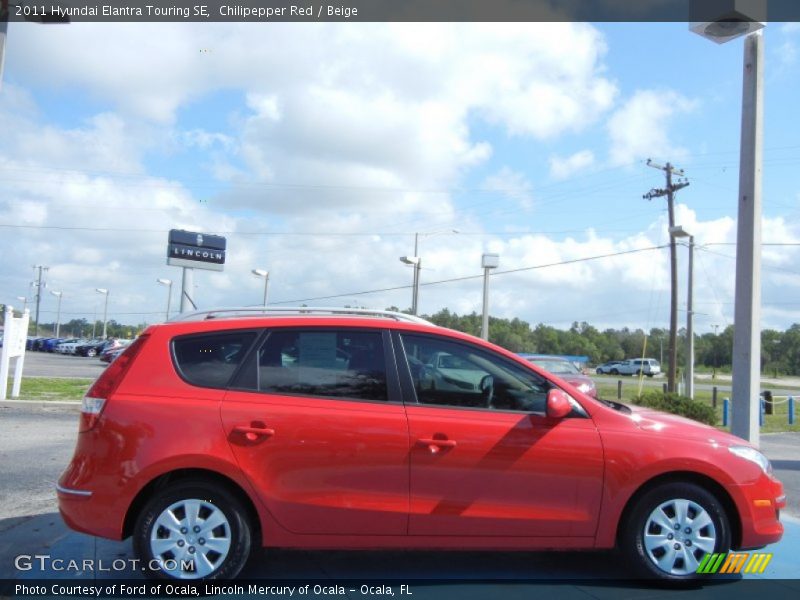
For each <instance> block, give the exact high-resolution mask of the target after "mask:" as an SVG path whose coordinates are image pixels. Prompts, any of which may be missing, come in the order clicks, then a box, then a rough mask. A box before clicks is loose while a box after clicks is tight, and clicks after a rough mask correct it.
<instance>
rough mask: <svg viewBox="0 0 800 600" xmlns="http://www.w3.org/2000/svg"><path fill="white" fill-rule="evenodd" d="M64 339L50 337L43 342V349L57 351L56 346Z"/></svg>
mask: <svg viewBox="0 0 800 600" xmlns="http://www.w3.org/2000/svg"><path fill="white" fill-rule="evenodd" d="M63 341H64V338H48V339H46V340H45V341H44V344H42V350H44V351H45V352H55V351H56V346H57V345H58V344H60V343H61V342H63Z"/></svg>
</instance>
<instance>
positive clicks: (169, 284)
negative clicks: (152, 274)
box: [156, 279, 172, 321]
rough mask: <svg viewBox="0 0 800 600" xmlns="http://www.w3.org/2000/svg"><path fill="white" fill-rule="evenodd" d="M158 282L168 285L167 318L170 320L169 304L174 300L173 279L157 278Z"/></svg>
mask: <svg viewBox="0 0 800 600" xmlns="http://www.w3.org/2000/svg"><path fill="white" fill-rule="evenodd" d="M156 282H157V283H160V284H161V285H165V286H167V318H166V320H167V321H169V304H170V302H171V301H172V280H171V279H156Z"/></svg>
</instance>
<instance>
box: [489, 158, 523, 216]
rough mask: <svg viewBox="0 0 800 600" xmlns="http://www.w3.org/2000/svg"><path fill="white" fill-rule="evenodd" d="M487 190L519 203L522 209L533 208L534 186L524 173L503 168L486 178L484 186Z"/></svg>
mask: <svg viewBox="0 0 800 600" xmlns="http://www.w3.org/2000/svg"><path fill="white" fill-rule="evenodd" d="M483 187H484V188H485V189H486V190H489V191H492V192H499V193H501V194H503V195H504V196H506V197H508V198H511V199H513V200H515V201H516V202H518V203H519V205H520V206H521V207H522V208H526V209H527V208H531V206H533V194H532V193H531V192H532V189H533V185H532V184H531V182H530V181H529V180H528V178H527V177H526V176H525V174H524V173H520V172H518V171H514V170H513V169H511V168H509V167H503V168H502V169H500V171H498V172H497V173H495V174H494V175H490V176H489V177H487V178H486V181H485V182H484V184H483Z"/></svg>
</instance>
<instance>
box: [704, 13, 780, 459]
mask: <svg viewBox="0 0 800 600" xmlns="http://www.w3.org/2000/svg"><path fill="white" fill-rule="evenodd" d="M712 5H713V7H714V8H715V9H718V7H719V6H723V10H721V11H720V13H722V14H716V15H711V16H710V15H708V14H703V13H702V12H701V11H702V10H703V9H705V10H706V13H707V12H708V11H709V10H710V8H711V7H712ZM690 8H691V14H692V21H694V22H693V23H691V25H690V29H691V30H692V31H694V32H696V33H699V34H700V35H702V36H703V37H705V38H706V39H710V40H713V41H715V42H717V43H723V42H727V41H729V40H732V39H734V38H735V37H738V36H741V35H745V34H747V37H746V38H745V40H744V76H743V78H742V131H741V136H740V139H741V142H740V151H739V196H738V205H739V206H738V216H737V224H736V291H735V297H734V314H733V320H734V324H735V329H734V335H733V385H732V387H733V393H732V396H733V407H732V419H731V433H733V434H734V435H737V436H739V437H741V438H744V439H746V440H748V441H749V442H751V443H752V444H754V445H755V446H758V437H759V426H758V415H759V403H760V400H759V391H760V389H759V388H760V384H761V255H760V250H761V212H762V211H761V167H762V162H763V160H762V158H763V121H764V91H763V87H764V86H763V83H764V51H763V47H762V46H763V44H762V32H761V31H760V29H761V28H762V27H763V22H764V21H766V2H759V3H752V2H750V3H746V4H745V2H743V0H725V1H724V2H718V3H703V2H699V1H697V0H695V1H694V2H693V3H692V4H691V7H690ZM726 9H727V10H726Z"/></svg>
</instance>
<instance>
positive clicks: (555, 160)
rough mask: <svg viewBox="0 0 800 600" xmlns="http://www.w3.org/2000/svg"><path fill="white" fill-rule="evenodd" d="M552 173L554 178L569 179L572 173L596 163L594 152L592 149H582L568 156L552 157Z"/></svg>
mask: <svg viewBox="0 0 800 600" xmlns="http://www.w3.org/2000/svg"><path fill="white" fill-rule="evenodd" d="M549 162H550V175H551V176H552V177H553V178H554V179H567V178H568V177H569V176H570V175H573V174H574V173H576V172H578V171H582V170H584V169H586V168H588V167H590V166H592V165H593V164H594V153H593V152H592V151H591V150H580V151H578V152H576V153H575V154H572V155H570V156H568V157H566V158H561V157H560V156H551V157H550V160H549Z"/></svg>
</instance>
